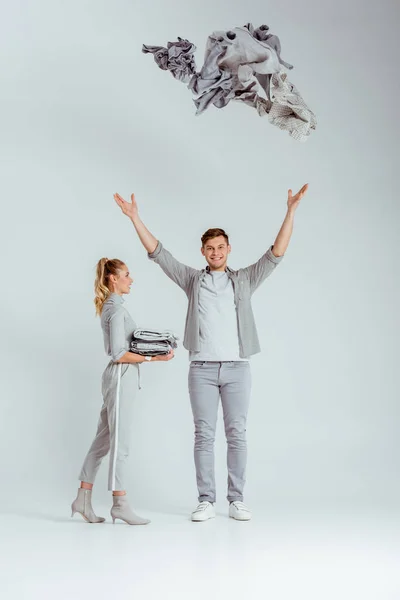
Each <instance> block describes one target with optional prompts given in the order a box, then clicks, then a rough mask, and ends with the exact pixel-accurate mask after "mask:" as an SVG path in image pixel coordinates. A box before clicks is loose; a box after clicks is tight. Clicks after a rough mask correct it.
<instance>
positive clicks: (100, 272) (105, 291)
mask: <svg viewBox="0 0 400 600" xmlns="http://www.w3.org/2000/svg"><path fill="white" fill-rule="evenodd" d="M124 266H125V263H123V262H122V260H119V259H118V258H101V259H100V260H99V262H98V263H97V266H96V279H95V282H94V293H95V298H94V305H95V307H96V315H98V316H100V315H101V311H102V310H103V304H104V302H105V301H106V300H107V298H108V296H109V295H110V294H111V290H110V288H109V278H110V275H115V276H116V277H118V275H119V272H120V270H121V269H122V267H124Z"/></svg>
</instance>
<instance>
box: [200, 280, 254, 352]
mask: <svg viewBox="0 0 400 600" xmlns="http://www.w3.org/2000/svg"><path fill="white" fill-rule="evenodd" d="M199 327H200V331H199V334H200V352H190V355H189V359H190V360H204V361H218V362H222V361H238V360H245V359H242V358H240V356H239V337H238V328H237V316H236V306H235V293H234V289H233V284H232V280H231V279H230V278H229V277H228V274H227V273H226V271H206V274H205V276H204V277H203V278H202V279H201V280H200V291H199Z"/></svg>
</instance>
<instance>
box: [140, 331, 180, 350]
mask: <svg viewBox="0 0 400 600" xmlns="http://www.w3.org/2000/svg"><path fill="white" fill-rule="evenodd" d="M178 339H179V338H177V337H176V336H175V335H174V334H173V333H172V332H171V331H158V330H156V329H136V330H135V331H134V332H133V334H132V340H131V343H130V348H129V350H130V352H134V353H135V354H141V355H142V356H157V355H160V354H169V353H170V352H171V350H174V349H175V348H177V347H178V344H177V340H178Z"/></svg>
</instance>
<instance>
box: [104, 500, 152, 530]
mask: <svg viewBox="0 0 400 600" xmlns="http://www.w3.org/2000/svg"><path fill="white" fill-rule="evenodd" d="M110 514H111V516H112V520H113V523H115V519H121V521H125V523H128V525H147V524H148V523H150V521H149V519H142V517H139V516H138V515H135V513H134V512H133V511H132V509H131V507H130V506H129V504H128V498H127V496H126V494H125V495H124V496H113V505H112V508H111V511H110Z"/></svg>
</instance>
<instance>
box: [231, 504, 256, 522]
mask: <svg viewBox="0 0 400 600" xmlns="http://www.w3.org/2000/svg"><path fill="white" fill-rule="evenodd" d="M229 516H230V517H231V518H232V519H236V520H237V521H250V519H251V512H250V509H249V508H248V507H247V506H246V505H245V504H243V502H239V501H235V502H231V503H230V505H229Z"/></svg>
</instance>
